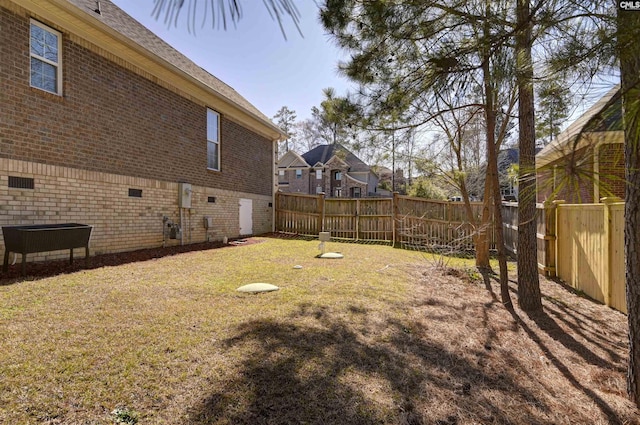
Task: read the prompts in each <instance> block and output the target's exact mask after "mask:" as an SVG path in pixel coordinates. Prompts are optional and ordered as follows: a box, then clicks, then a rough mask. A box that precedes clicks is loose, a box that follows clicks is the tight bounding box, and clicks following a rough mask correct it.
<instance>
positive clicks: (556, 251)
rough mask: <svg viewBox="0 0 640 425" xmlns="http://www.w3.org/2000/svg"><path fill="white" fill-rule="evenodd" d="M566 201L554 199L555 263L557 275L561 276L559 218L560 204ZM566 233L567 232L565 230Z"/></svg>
mask: <svg viewBox="0 0 640 425" xmlns="http://www.w3.org/2000/svg"><path fill="white" fill-rule="evenodd" d="M565 202H566V201H564V200H557V201H553V202H552V204H553V212H554V214H553V233H554V235H555V238H554V241H553V264H554V265H555V276H556V277H560V275H559V274H558V257H559V255H560V251H559V249H558V238H559V237H560V227H559V226H558V224H559V221H560V220H558V216H559V215H560V208H559V206H560V205H562V204H564V203H565ZM565 233H566V232H565Z"/></svg>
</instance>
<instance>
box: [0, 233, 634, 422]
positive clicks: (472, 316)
mask: <svg viewBox="0 0 640 425" xmlns="http://www.w3.org/2000/svg"><path fill="white" fill-rule="evenodd" d="M254 241H255V242H259V243H252V244H247V245H246V246H237V247H232V248H224V249H211V250H203V251H194V252H188V253H181V254H177V255H173V256H167V257H164V258H158V259H153V260H148V261H140V262H135V263H129V264H122V265H116V266H105V267H97V268H94V269H90V270H77V271H74V272H72V273H68V274H63V275H58V276H52V277H43V276H39V277H36V278H34V277H31V278H27V280H20V279H14V278H12V279H5V280H4V281H0V283H1V284H2V286H0V341H1V345H0V423H2V424H110V423H135V422H136V421H137V423H139V424H185V425H186V424H363V425H369V424H371V425H373V424H403V425H418V424H424V425H426V424H437V425H454V424H455V425H458V424H459V425H462V424H636V423H640V419H639V416H638V411H637V410H636V409H635V408H634V406H633V405H632V404H631V403H630V402H629V401H628V400H627V399H626V396H625V368H626V354H627V341H626V338H627V328H626V317H625V316H624V315H623V314H621V313H618V312H616V311H614V310H611V309H609V308H607V307H605V306H602V305H599V304H597V303H594V302H593V301H590V300H588V299H586V298H584V297H580V296H578V295H576V294H574V293H573V292H572V291H570V290H569V289H567V288H565V287H563V286H561V285H559V284H558V283H554V282H550V281H547V280H545V279H542V281H541V285H542V293H543V295H544V300H543V303H544V312H543V313H541V314H539V315H536V316H532V317H529V316H527V315H526V314H524V313H522V312H521V311H520V310H518V308H517V307H516V311H515V314H511V313H509V312H508V311H506V310H505V309H504V308H503V307H502V305H501V303H500V302H499V300H498V296H497V294H498V293H499V291H498V288H497V286H496V283H495V281H494V279H492V278H488V279H487V280H486V281H485V280H484V279H482V278H480V277H479V276H476V275H475V274H474V273H471V272H469V270H471V263H470V262H464V261H462V260H450V261H449V260H447V261H440V260H438V259H437V258H435V257H433V256H431V255H425V254H420V253H416V252H410V251H404V250H399V249H393V248H390V247H386V246H376V245H355V244H338V243H330V244H329V248H331V249H333V250H336V251H341V252H342V253H343V254H344V255H345V258H344V259H342V260H320V259H317V258H315V255H316V254H317V253H318V250H317V246H318V242H317V241H304V240H283V239H277V238H256V239H254ZM295 265H301V266H302V269H295V268H294V266H295ZM443 265H446V266H447V267H442V266H443ZM451 267H453V268H451ZM251 282H269V283H273V284H276V285H279V286H281V290H280V291H277V292H272V293H265V294H260V295H246V294H241V293H238V292H237V291H235V289H236V288H237V287H238V286H240V285H243V284H245V283H251ZM511 285H512V289H513V290H514V291H515V283H514V282H512V283H511ZM513 297H514V301H515V298H516V297H515V292H513ZM516 304H517V303H516ZM118 421H119V422H118Z"/></svg>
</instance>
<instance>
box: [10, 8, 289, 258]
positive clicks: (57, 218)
mask: <svg viewBox="0 0 640 425" xmlns="http://www.w3.org/2000/svg"><path fill="white" fill-rule="evenodd" d="M98 3H99V4H98ZM0 28H1V29H2V31H0V53H1V56H2V64H1V65H0V70H1V72H0V87H1V89H0V103H2V107H1V108H0V200H1V202H0V204H1V205H0V225H19V224H53V223H65V222H75V223H84V224H89V225H92V226H94V228H93V233H92V237H91V251H92V252H93V253H106V252H118V251H128V250H135V249H140V248H150V247H159V246H161V245H165V244H177V243H195V242H204V241H208V240H216V239H218V240H219V239H223V238H224V237H225V236H227V237H237V236H240V235H245V234H257V233H263V232H269V231H271V230H272V228H273V227H272V226H273V207H272V205H273V195H274V192H275V188H276V183H277V182H276V179H275V176H274V175H275V162H276V161H275V159H276V158H275V155H276V154H275V153H276V144H277V141H278V140H279V139H282V138H283V137H285V134H284V132H283V131H282V130H281V129H279V128H278V127H277V126H275V125H274V124H273V123H272V122H271V121H270V120H269V118H267V117H266V116H265V115H264V114H263V113H261V112H260V111H259V110H258V109H256V108H255V107H254V106H253V105H252V104H250V103H249V102H248V101H247V100H246V99H245V98H243V97H242V96H241V95H240V94H238V93H237V92H236V91H235V90H234V89H233V88H231V87H229V86H228V85H226V84H225V83H223V82H222V81H220V80H219V79H217V78H216V77H214V76H213V75H211V74H209V73H208V72H207V71H205V70H204V69H202V68H201V67H199V66H197V65H196V64H195V63H193V62H192V61H191V60H189V59H188V58H187V57H186V56H184V55H183V54H181V53H180V52H178V51H176V50H175V49H174V48H172V47H171V46H169V45H168V44H167V43H165V42H164V41H163V40H161V39H160V38H158V37H157V36H156V35H155V34H153V33H152V32H151V31H149V30H148V29H146V28H145V27H144V26H143V25H141V24H140V23H138V22H137V21H135V20H134V19H133V18H131V17H130V16H129V15H127V14H126V13H125V12H123V11H122V10H121V9H119V8H118V7H117V6H115V5H114V4H113V3H111V2H110V1H108V0H102V1H100V2H96V1H93V0H56V1H49V0H31V1H24V0H0ZM256 78H259V77H256ZM265 84H268V82H265ZM167 229H171V230H172V231H171V232H168V231H167ZM180 230H181V231H180ZM3 248H4V247H3V243H2V241H1V239H0V250H1V249H3ZM58 254H59V253H58ZM58 254H56V253H53V254H51V255H52V256H55V255H58ZM47 255H49V254H47ZM65 255H66V254H65ZM47 258H48V257H47Z"/></svg>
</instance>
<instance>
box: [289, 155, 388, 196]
mask: <svg viewBox="0 0 640 425" xmlns="http://www.w3.org/2000/svg"><path fill="white" fill-rule="evenodd" d="M278 176H279V177H278V187H279V189H280V191H282V192H294V193H305V194H316V193H325V194H326V196H327V197H332V198H361V197H365V196H378V194H377V190H378V189H377V188H378V176H377V175H376V173H375V172H373V170H372V169H371V167H369V166H368V165H367V164H365V163H364V162H363V161H362V160H360V159H359V158H358V157H357V156H355V155H354V154H353V153H352V152H350V151H349V150H347V149H346V148H345V147H343V146H342V145H340V144H331V145H320V146H316V147H315V148H313V149H311V150H310V151H309V152H307V153H305V154H302V155H300V154H298V153H296V152H293V151H289V152H287V153H285V154H284V155H283V156H282V157H281V158H280V160H279V161H278Z"/></svg>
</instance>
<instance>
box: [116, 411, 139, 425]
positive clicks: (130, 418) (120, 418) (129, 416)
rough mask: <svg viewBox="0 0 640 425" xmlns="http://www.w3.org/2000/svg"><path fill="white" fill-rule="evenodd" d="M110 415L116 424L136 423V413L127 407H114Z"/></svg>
mask: <svg viewBox="0 0 640 425" xmlns="http://www.w3.org/2000/svg"><path fill="white" fill-rule="evenodd" d="M111 415H112V416H113V420H114V421H115V423H117V424H126V425H135V424H137V423H138V412H136V411H135V410H131V409H129V408H128V407H116V408H115V409H113V411H112V412H111Z"/></svg>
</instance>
